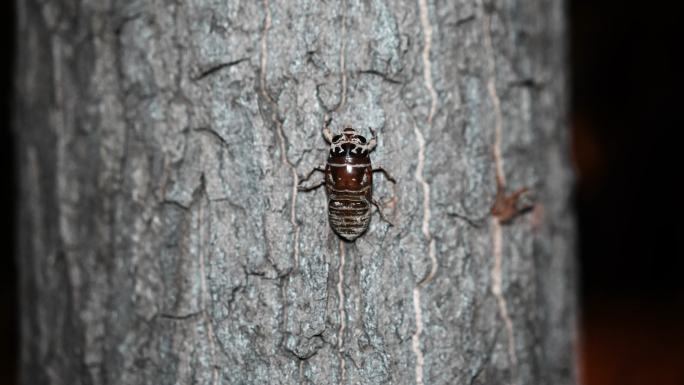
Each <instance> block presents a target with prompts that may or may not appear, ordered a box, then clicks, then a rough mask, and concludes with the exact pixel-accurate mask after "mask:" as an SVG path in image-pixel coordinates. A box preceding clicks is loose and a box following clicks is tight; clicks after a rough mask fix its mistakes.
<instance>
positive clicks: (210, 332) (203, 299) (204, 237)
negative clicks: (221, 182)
mask: <svg viewBox="0 0 684 385" xmlns="http://www.w3.org/2000/svg"><path fill="white" fill-rule="evenodd" d="M198 220H199V233H200V239H201V242H202V246H201V247H200V258H199V265H200V266H199V267H200V290H201V291H202V295H201V296H200V303H201V306H202V319H203V320H204V323H205V327H206V328H207V343H208V345H209V354H210V360H211V366H212V374H211V377H212V381H211V383H212V384H213V385H216V384H218V374H219V373H218V366H217V364H216V346H215V344H214V338H215V336H214V326H213V324H212V323H211V318H210V317H209V311H208V310H207V309H208V306H209V302H210V301H211V297H210V295H209V289H208V285H207V272H206V267H205V265H206V263H205V258H206V255H205V254H206V253H205V245H208V244H209V239H208V238H209V236H208V234H209V233H208V232H207V230H206V229H205V225H204V222H205V218H204V204H203V203H202V202H200V204H199V219H198Z"/></svg>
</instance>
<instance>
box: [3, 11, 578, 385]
mask: <svg viewBox="0 0 684 385" xmlns="http://www.w3.org/2000/svg"><path fill="white" fill-rule="evenodd" d="M17 5H18V28H19V30H18V36H19V44H18V47H19V52H18V61H17V76H16V88H17V96H16V106H15V125H16V131H17V136H18V164H19V167H20V170H19V172H20V175H21V185H20V197H21V202H20V216H19V218H20V234H19V262H18V263H19V267H20V291H21V300H22V305H21V327H22V336H21V338H22V345H21V376H22V379H23V383H24V384H130V385H135V384H195V383H197V384H269V385H270V384H419V385H422V384H516V385H526V384H553V385H558V384H572V383H574V378H575V375H574V369H573V367H574V362H573V359H574V352H573V347H572V341H573V339H574V336H575V333H574V328H575V326H574V318H575V315H576V306H575V283H574V271H575V268H574V262H573V258H572V253H573V234H574V231H573V221H572V215H571V210H570V207H569V199H568V196H569V192H570V190H571V182H572V178H571V172H570V167H569V161H568V156H567V153H568V148H567V147H568V143H567V130H566V119H565V113H566V107H565V105H566V95H565V93H566V87H565V86H566V85H565V79H564V71H565V68H564V66H565V61H564V35H565V26H564V17H563V16H564V15H563V4H562V2H559V1H553V0H525V1H523V0H513V1H506V2H504V1H501V0H496V1H493V2H489V1H487V2H484V3H483V2H481V1H474V0H451V1H446V0H436V1H433V0H412V1H405V0H394V1H383V0H366V1H358V0H344V1H340V2H336V1H328V2H325V1H312V0H308V1H307V0H296V1H275V0H263V2H257V1H242V2H240V1H232V2H226V1H216V0H214V1H210V0H207V1H200V0H192V1H169V0H166V1H163V0H154V1H147V2H143V1H128V2H122V1H116V2H115V1H111V0H110V1H103V0H72V1H67V0H63V1H57V2H43V1H37V0H26V1H17ZM327 117H331V118H332V119H333V121H332V127H333V128H334V129H338V130H339V129H341V128H342V127H343V126H344V125H346V124H350V125H352V126H354V127H356V128H358V129H359V130H361V131H362V133H364V134H366V135H367V134H368V129H367V127H372V128H375V129H376V130H377V132H378V137H379V145H378V148H377V150H376V151H375V152H374V153H373V154H372V158H373V162H374V164H376V165H382V166H384V167H385V168H387V169H388V171H390V172H391V173H392V174H393V176H395V177H396V179H397V183H396V184H395V185H393V184H391V183H389V181H388V180H387V179H386V178H382V177H379V178H377V179H376V180H375V192H374V193H375V197H377V198H378V199H380V200H382V201H384V202H385V203H386V204H385V205H384V208H383V209H384V212H385V213H386V215H387V216H388V218H389V219H390V221H392V222H393V223H394V226H389V225H388V224H387V223H386V222H384V221H382V220H381V219H380V217H379V216H378V215H377V213H376V214H374V217H373V219H372V223H371V226H370V229H369V230H368V231H367V232H366V233H365V234H364V235H363V236H362V237H361V238H359V239H357V240H356V241H355V242H353V243H346V242H342V241H341V240H340V239H339V238H338V237H337V236H336V235H335V234H334V233H333V232H332V230H331V229H330V227H329V226H328V224H327V216H326V202H327V200H326V197H325V192H324V191H323V190H322V189H319V190H316V191H313V192H298V191H297V183H298V182H299V181H300V180H301V175H304V174H305V173H307V172H308V171H309V170H310V169H311V168H313V167H314V166H316V165H319V164H321V163H323V162H325V158H326V156H327V147H326V143H325V141H324V140H323V138H322V136H321V129H322V126H323V122H324V120H325V119H326V118H327ZM523 187H526V188H528V189H529V192H527V193H524V194H518V195H516V194H513V193H514V192H515V191H516V190H518V189H519V188H523ZM516 197H519V198H520V199H516ZM527 205H530V207H529V208H530V209H529V210H521V209H522V208H525V206H527Z"/></svg>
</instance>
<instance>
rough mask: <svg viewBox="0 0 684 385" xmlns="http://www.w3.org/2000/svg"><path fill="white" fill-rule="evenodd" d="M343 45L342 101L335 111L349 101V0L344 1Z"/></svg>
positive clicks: (341, 55) (341, 49)
mask: <svg viewBox="0 0 684 385" xmlns="http://www.w3.org/2000/svg"><path fill="white" fill-rule="evenodd" d="M342 8H343V9H344V12H343V13H342V43H341V44H342V46H341V47H340V76H341V83H342V90H341V93H342V94H341V96H340V103H339V104H338V105H337V107H336V108H335V111H338V110H340V109H341V108H342V107H344V105H345V104H346V103H347V1H346V0H345V1H343V2H342Z"/></svg>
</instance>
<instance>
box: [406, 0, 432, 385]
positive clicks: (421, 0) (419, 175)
mask: <svg viewBox="0 0 684 385" xmlns="http://www.w3.org/2000/svg"><path fill="white" fill-rule="evenodd" d="M418 9H419V11H420V22H421V25H422V29H423V39H424V44H423V54H422V59H423V80H424V83H425V88H426V89H427V91H428V93H429V94H430V110H429V112H428V116H427V124H426V125H427V126H430V125H431V124H432V118H433V117H434V114H435V112H436V110H437V92H436V91H435V87H434V83H433V80H432V68H431V63H430V51H431V49H432V24H430V17H429V14H428V11H429V10H428V4H427V0H418ZM413 129H414V132H415V134H416V140H417V141H418V166H417V167H416V174H415V179H416V181H417V182H418V183H420V184H421V186H422V188H423V224H422V232H423V236H424V237H425V239H426V240H427V242H428V255H429V257H430V271H429V272H428V274H427V275H426V276H425V278H423V279H422V280H421V281H420V282H419V283H418V284H417V285H416V286H415V287H414V288H413V310H414V314H415V318H416V331H415V333H414V334H413V337H412V341H411V342H412V343H411V346H412V349H413V353H414V354H415V356H416V368H415V370H416V384H417V385H423V368H424V366H425V357H424V356H423V351H422V350H421V348H420V337H421V334H422V333H423V313H422V309H421V301H420V292H421V290H422V289H423V287H425V286H426V285H427V284H428V283H429V282H430V281H432V279H433V278H434V277H435V274H437V266H438V265H437V256H436V250H435V249H436V247H435V240H434V238H433V237H432V234H431V233H430V216H431V213H430V184H429V183H428V182H427V181H426V180H425V177H424V175H423V171H424V168H425V137H424V136H423V133H422V132H421V131H420V130H419V129H418V125H417V124H416V125H415V126H414V128H413Z"/></svg>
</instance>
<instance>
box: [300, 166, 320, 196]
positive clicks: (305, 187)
mask: <svg viewBox="0 0 684 385" xmlns="http://www.w3.org/2000/svg"><path fill="white" fill-rule="evenodd" d="M316 171H320V172H322V173H325V168H324V167H323V166H316V167H314V168H313V169H312V170H311V171H309V173H308V174H306V176H304V177H301V178H300V179H299V183H298V185H299V186H297V190H299V191H311V190H315V189H317V188H319V187H321V186H323V185H324V184H325V179H323V180H322V181H320V182H317V183H314V184H313V185H311V186H302V185H301V184H302V183H304V182H306V181H308V180H309V178H311V175H313V173H315V172H316Z"/></svg>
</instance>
